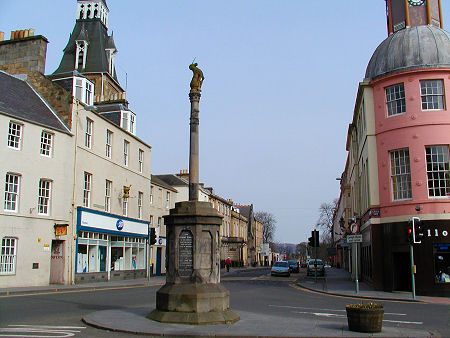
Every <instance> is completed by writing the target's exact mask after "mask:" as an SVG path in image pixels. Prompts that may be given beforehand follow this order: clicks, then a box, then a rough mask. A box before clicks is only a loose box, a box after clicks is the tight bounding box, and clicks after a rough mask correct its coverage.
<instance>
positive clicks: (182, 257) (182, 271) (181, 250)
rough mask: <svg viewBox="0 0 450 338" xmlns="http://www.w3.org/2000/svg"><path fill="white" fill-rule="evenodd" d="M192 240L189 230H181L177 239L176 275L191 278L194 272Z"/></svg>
mask: <svg viewBox="0 0 450 338" xmlns="http://www.w3.org/2000/svg"><path fill="white" fill-rule="evenodd" d="M193 256H194V238H193V236H192V233H191V232H190V231H189V230H183V231H182V232H181V233H180V236H179V237H178V274H179V275H180V276H191V275H192V272H193V270H194V261H193Z"/></svg>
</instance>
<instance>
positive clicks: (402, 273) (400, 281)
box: [392, 252, 411, 291]
mask: <svg viewBox="0 0 450 338" xmlns="http://www.w3.org/2000/svg"><path fill="white" fill-rule="evenodd" d="M393 261H394V262H393V263H394V266H393V267H392V268H393V272H394V276H393V277H394V281H393V290H394V291H411V257H410V255H409V253H408V252H395V253H394V259H393Z"/></svg>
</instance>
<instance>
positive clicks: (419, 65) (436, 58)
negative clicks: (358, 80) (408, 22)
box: [365, 25, 450, 80]
mask: <svg viewBox="0 0 450 338" xmlns="http://www.w3.org/2000/svg"><path fill="white" fill-rule="evenodd" d="M444 67H445V68H446V67H448V68H450V33H448V32H446V31H444V30H443V29H441V28H438V27H435V26H431V25H428V26H416V27H411V28H406V29H402V30H401V31H398V32H396V33H395V34H391V35H390V36H389V37H388V38H387V39H386V40H384V41H383V42H382V43H381V44H380V45H379V46H378V48H377V49H376V50H375V52H374V53H373V55H372V58H371V59H370V61H369V64H368V66H367V69H366V76H365V77H366V78H367V79H370V80H373V79H375V78H378V77H380V76H383V75H387V74H391V73H396V72H401V71H404V70H409V69H423V68H444Z"/></svg>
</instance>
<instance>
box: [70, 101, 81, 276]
mask: <svg viewBox="0 0 450 338" xmlns="http://www.w3.org/2000/svg"><path fill="white" fill-rule="evenodd" d="M76 107H77V108H76V112H75V151H74V160H73V187H72V238H71V239H70V244H71V250H70V283H71V284H75V272H76V271H74V266H75V264H76V262H75V260H76V257H75V251H76V250H77V247H76V245H77V243H78V241H76V242H75V244H73V243H74V241H75V240H76V236H77V224H76V223H77V218H78V217H77V213H76V212H75V184H76V171H77V148H78V110H79V102H78V100H76ZM72 109H73V105H72ZM74 245H75V247H74Z"/></svg>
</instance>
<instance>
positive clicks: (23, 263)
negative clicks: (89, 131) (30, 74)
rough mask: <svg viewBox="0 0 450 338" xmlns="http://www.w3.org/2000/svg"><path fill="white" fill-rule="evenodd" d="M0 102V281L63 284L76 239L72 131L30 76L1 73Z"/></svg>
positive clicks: (3, 285)
mask: <svg viewBox="0 0 450 338" xmlns="http://www.w3.org/2000/svg"><path fill="white" fill-rule="evenodd" d="M0 101H1V102H2V105H1V108H0V132H1V133H2V135H4V139H3V140H4V142H3V143H2V145H1V146H0V149H1V158H2V159H4V160H5V161H2V164H1V166H0V167H1V172H0V177H1V178H2V180H3V187H4V191H3V193H2V206H1V209H0V224H1V227H0V240H1V246H2V247H1V255H0V285H1V286H2V287H13V286H14V287H16V286H27V285H48V284H49V283H64V282H66V281H68V280H70V278H69V274H70V248H71V243H72V241H73V239H72V237H71V236H70V233H68V232H67V230H68V227H69V224H70V221H71V211H70V203H71V195H72V193H71V190H72V186H73V174H72V173H73V170H72V168H73V162H74V158H73V156H72V154H73V152H72V149H73V137H72V134H71V133H70V130H69V128H68V127H67V126H66V125H65V124H64V123H63V122H62V121H61V120H60V119H59V118H58V115H57V114H56V112H55V111H54V110H53V109H52V108H51V107H50V106H48V105H47V104H46V102H45V101H44V99H43V98H42V96H40V95H39V93H38V92H37V91H36V89H35V88H34V87H33V86H32V85H31V84H30V83H29V82H28V81H27V80H26V76H22V77H20V78H16V77H14V76H11V75H9V74H7V73H5V72H2V71H0ZM67 154H69V155H67ZM6 159H7V160H6ZM67 173H69V174H67ZM69 231H70V229H69ZM30 253H32V254H30Z"/></svg>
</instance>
